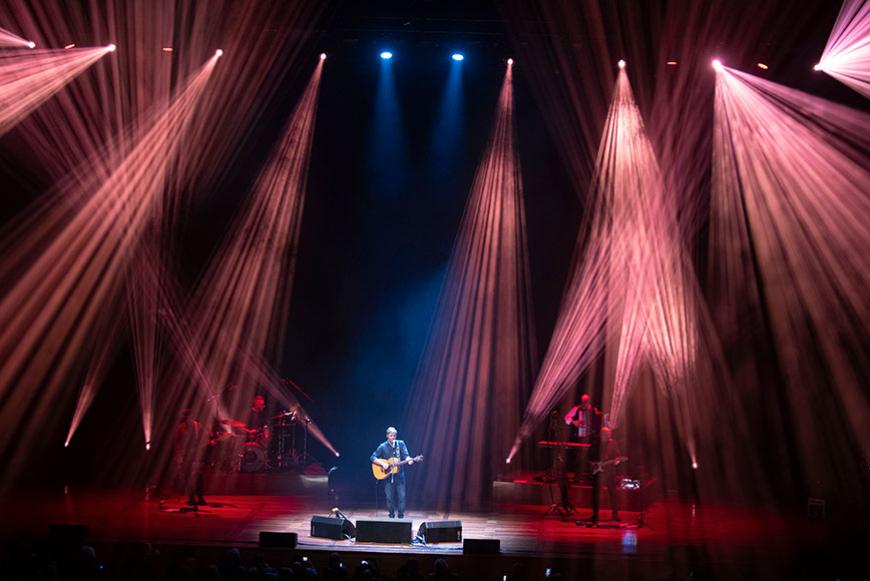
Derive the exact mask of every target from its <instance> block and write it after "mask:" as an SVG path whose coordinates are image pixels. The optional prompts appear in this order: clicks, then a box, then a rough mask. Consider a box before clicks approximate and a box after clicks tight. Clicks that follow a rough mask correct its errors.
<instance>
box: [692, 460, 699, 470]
mask: <svg viewBox="0 0 870 581" xmlns="http://www.w3.org/2000/svg"><path fill="white" fill-rule="evenodd" d="M697 469H698V462H697V461H695V460H692V470H697Z"/></svg>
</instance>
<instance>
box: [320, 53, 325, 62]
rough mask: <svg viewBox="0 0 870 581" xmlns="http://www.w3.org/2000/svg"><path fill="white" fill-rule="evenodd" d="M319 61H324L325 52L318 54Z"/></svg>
mask: <svg viewBox="0 0 870 581" xmlns="http://www.w3.org/2000/svg"><path fill="white" fill-rule="evenodd" d="M320 60H322V61H325V60H326V53H325V52H322V53H320Z"/></svg>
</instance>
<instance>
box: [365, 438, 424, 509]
mask: <svg viewBox="0 0 870 581" xmlns="http://www.w3.org/2000/svg"><path fill="white" fill-rule="evenodd" d="M398 435H399V432H398V430H396V428H393V427H389V428H387V441H386V442H384V443H383V444H381V445H380V446H378V447H377V449H375V451H374V452H373V453H372V456H371V461H372V464H377V465H379V466H381V467H382V468H384V469H385V470H387V469H389V468H390V464H391V463H393V464H396V470H395V472H394V473H392V474H390V476H389V477H387V478H385V479H384V485H385V486H384V492H385V494H386V497H387V509H388V510H389V511H390V518H396V513H397V512H398V513H399V518H405V471H404V470H403V465H404V464H407V465H409V466H410V465H412V464H413V463H414V460H415V459H414V458H412V457H411V455H410V454H409V453H408V446H406V445H405V442H404V441H402V440H399V439H398Z"/></svg>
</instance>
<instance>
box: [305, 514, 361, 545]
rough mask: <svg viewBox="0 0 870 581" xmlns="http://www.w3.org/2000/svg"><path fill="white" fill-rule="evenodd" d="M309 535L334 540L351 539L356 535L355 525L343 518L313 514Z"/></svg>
mask: <svg viewBox="0 0 870 581" xmlns="http://www.w3.org/2000/svg"><path fill="white" fill-rule="evenodd" d="M311 536H312V537H320V538H324V539H334V540H336V541H340V540H342V539H345V538H347V539H352V538H354V537H355V536H356V527H355V526H353V523H352V522H350V521H349V520H347V519H344V518H336V517H333V516H317V515H315V516H312V517H311Z"/></svg>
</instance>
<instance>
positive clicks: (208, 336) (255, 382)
mask: <svg viewBox="0 0 870 581" xmlns="http://www.w3.org/2000/svg"><path fill="white" fill-rule="evenodd" d="M322 70H323V61H319V63H318V65H317V67H316V69H315V71H314V72H313V74H312V76H311V79H310V80H309V83H308V85H307V87H306V89H305V91H304V92H303V94H302V96H301V97H300V100H299V102H298V103H297V105H296V107H295V109H294V111H293V112H292V114H291V117H290V120H289V121H288V123H287V126H286V129H285V131H284V133H283V135H282V137H281V140H280V142H279V143H278V145H277V147H276V149H275V150H274V152H273V154H272V156H271V158H270V160H269V161H268V162H267V164H266V166H265V167H264V169H263V170H262V171H261V173H260V176H259V177H258V179H257V181H256V183H255V185H254V188H253V190H252V192H251V196H250V198H249V200H248V201H247V202H246V204H245V206H244V208H243V210H242V214H241V216H240V217H239V218H238V220H237V221H236V222H235V224H234V226H233V227H232V229H231V232H230V234H229V235H228V237H227V238H226V241H225V243H224V244H223V246H222V247H221V249H220V250H219V251H218V252H217V253H216V254H215V257H214V259H213V260H212V263H211V264H210V266H209V269H208V271H207V272H206V273H205V275H204V276H203V278H202V280H201V281H200V282H199V285H198V290H197V293H196V295H195V297H194V298H193V300H192V301H191V302H190V304H189V305H187V306H186V307H185V315H184V316H180V314H179V313H180V311H178V310H176V307H174V306H170V307H169V308H168V312H167V314H166V317H167V322H168V324H169V325H170V331H171V335H172V336H173V341H174V342H175V343H176V344H177V345H182V346H184V348H183V349H181V350H179V353H178V356H177V360H178V361H177V368H176V373H173V374H172V376H171V377H167V382H168V387H167V389H166V390H164V394H163V397H162V398H161V401H162V403H163V405H165V406H166V407H167V408H168V409H175V410H178V409H184V408H189V409H191V410H193V413H194V417H198V418H199V419H200V420H201V421H204V422H205V423H206V424H211V423H213V421H214V420H215V419H225V418H226V417H227V415H229V416H230V417H233V418H239V417H240V416H241V414H243V413H244V412H245V406H246V405H248V404H249V402H250V401H251V399H252V398H253V395H254V393H255V391H256V389H257V387H258V386H262V387H264V388H266V389H267V390H269V391H270V393H271V394H272V395H273V396H274V399H275V400H277V401H280V402H281V403H282V404H283V405H285V406H286V407H288V408H297V409H299V410H300V413H302V414H303V415H304V416H305V417H309V418H310V416H309V415H308V414H307V413H306V412H305V411H304V409H302V407H301V406H300V405H299V402H298V401H296V399H295V398H294V397H293V396H292V395H291V394H289V393H287V392H284V391H281V390H278V389H277V388H275V387H274V386H275V385H276V384H277V375H276V374H275V373H274V372H272V371H271V370H270V369H269V365H268V363H269V362H270V361H271V360H274V359H275V358H276V356H277V355H278V354H279V353H280V351H281V345H282V344H283V333H284V328H285V320H286V315H287V310H288V307H289V300H290V295H291V290H292V282H293V274H294V269H295V261H296V253H297V246H298V240H299V228H300V223H301V218H302V210H303V207H304V200H305V185H306V177H307V170H308V162H309V158H310V151H311V143H312V138H313V135H314V122H315V119H316V112H317V96H318V92H319V87H320V79H321V77H322ZM194 371H195V373H193V372H194ZM191 383H192V384H193V385H196V386H198V387H199V388H200V389H198V390H191V389H190V385H191ZM230 385H232V386H233V389H231V390H229V391H228V393H227V394H224V393H223V392H224V391H227V390H226V389H225V387H224V386H230ZM198 394H199V395H198ZM205 394H208V395H207V397H201V396H202V395H205ZM223 396H229V397H230V398H231V400H230V401H226V402H224V401H222V397H223ZM223 404H226V409H222V405H223ZM174 419H175V418H174V417H173V416H172V415H169V414H167V415H166V416H164V417H163V418H161V425H160V426H159V427H156V428H155V431H158V432H160V433H162V434H164V435H165V434H168V433H169V431H170V430H171V428H172V426H173V425H174V423H173V422H174ZM309 430H310V434H311V435H312V436H313V437H314V438H315V439H318V440H319V441H320V442H321V443H322V444H323V445H324V446H325V447H326V448H327V449H329V450H330V451H331V452H332V453H333V454H336V455H337V454H338V453H337V451H335V449H334V448H333V446H332V445H331V444H330V442H329V441H328V440H327V439H326V437H325V436H324V435H323V432H322V431H321V430H320V429H319V428H318V427H317V425H316V423H314V422H311V423H310V424H309ZM167 462H168V457H166V456H164V457H163V461H162V462H161V463H159V464H158V465H157V466H156V469H157V470H158V471H160V470H165V469H166V468H167V466H166V464H167Z"/></svg>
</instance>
